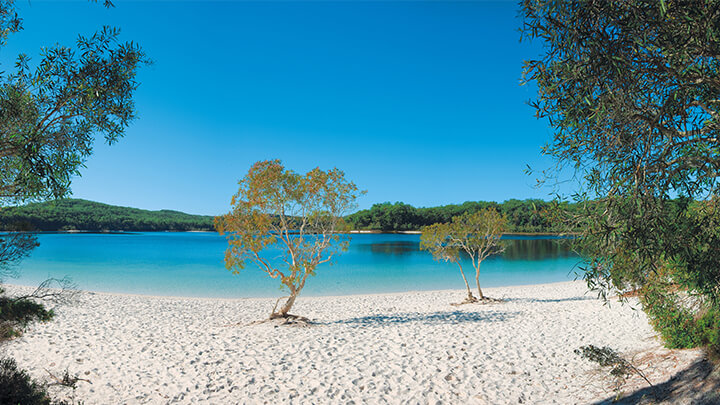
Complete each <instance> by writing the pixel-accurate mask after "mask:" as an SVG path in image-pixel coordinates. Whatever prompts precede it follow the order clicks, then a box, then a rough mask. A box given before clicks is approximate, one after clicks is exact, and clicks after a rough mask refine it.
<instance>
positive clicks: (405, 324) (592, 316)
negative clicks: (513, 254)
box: [4, 282, 699, 404]
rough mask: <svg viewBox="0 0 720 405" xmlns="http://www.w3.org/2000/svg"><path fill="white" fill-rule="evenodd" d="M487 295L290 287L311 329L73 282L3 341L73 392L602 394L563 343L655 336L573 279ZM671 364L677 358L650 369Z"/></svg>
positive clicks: (508, 397) (488, 398)
mask: <svg viewBox="0 0 720 405" xmlns="http://www.w3.org/2000/svg"><path fill="white" fill-rule="evenodd" d="M18 290H21V288H19V287H15V291H18ZM10 291H13V289H12V288H11V289H10ZM485 293H486V295H488V296H491V297H495V298H504V299H505V300H506V301H505V302H503V303H499V304H487V305H478V304H472V305H463V306H460V307H455V306H451V305H450V303H452V302H458V301H460V300H462V298H463V297H464V293H463V291H423V292H408V293H398V294H378V295H357V296H341V297H302V296H301V297H300V298H299V299H298V301H297V303H296V306H295V308H294V310H293V311H292V312H293V313H296V314H299V315H304V316H307V317H309V318H311V319H312V320H313V321H315V322H316V324H314V325H312V326H309V327H291V326H277V325H275V324H271V323H264V324H254V325H248V324H249V323H250V322H252V321H256V320H260V319H263V318H265V317H267V315H268V314H269V312H270V310H271V309H272V306H273V304H274V303H275V300H274V299H237V300H232V299H199V298H170V297H148V296H134V295H120V294H105V293H84V294H83V295H82V296H81V297H80V299H79V302H77V303H76V304H74V305H72V306H64V307H61V308H59V309H58V316H57V317H56V319H55V320H54V321H53V322H51V323H47V324H37V325H33V326H32V327H30V329H29V330H28V331H27V332H26V333H25V334H24V335H23V336H22V337H20V338H18V339H15V340H13V341H12V342H10V343H8V344H6V345H5V347H4V350H5V351H6V352H7V354H9V355H10V356H13V357H15V359H16V360H17V362H18V365H19V366H20V367H22V368H25V369H27V370H29V372H30V373H31V375H33V376H34V377H36V378H39V379H43V380H48V378H49V373H48V372H50V373H53V374H54V375H60V374H62V372H63V371H64V370H66V369H67V370H68V371H69V372H70V373H71V374H75V375H78V376H79V377H81V378H84V379H87V380H89V381H90V382H86V381H79V382H78V383H77V388H76V390H75V392H74V395H75V398H76V399H77V400H82V401H84V403H85V404H145V403H149V404H165V403H173V404H174V403H178V404H188V403H211V404H235V403H267V404H278V403H297V404H305V403H313V404H324V403H328V404H330V403H332V404H337V403H356V404H360V403H371V404H384V403H390V404H395V403H422V404H425V403H431V404H435V403H457V404H465V403H478V404H506V403H507V404H509V403H513V404H517V403H533V404H535V403H538V404H545V403H548V404H551V403H558V404H570V403H573V404H574V403H592V402H594V401H597V400H601V399H604V398H607V397H608V396H611V395H612V391H611V390H610V388H609V385H608V384H607V381H604V380H603V379H602V375H600V374H598V373H597V368H596V366H595V365H593V364H591V363H589V362H588V361H586V360H584V359H582V358H580V357H579V356H577V355H576V354H574V353H573V350H574V349H576V348H578V347H579V346H581V345H588V344H593V345H598V346H611V347H613V348H615V349H616V350H618V351H620V352H622V353H627V354H634V353H641V352H648V351H652V350H658V348H659V346H660V345H659V343H658V340H657V338H656V337H655V333H654V332H653V330H652V329H651V327H650V326H649V325H648V322H647V319H646V317H645V315H644V314H643V313H642V311H640V310H633V309H632V308H631V307H630V306H628V305H620V304H618V303H617V302H613V303H611V304H610V305H604V304H603V302H602V301H599V300H597V299H595V297H594V296H593V295H591V294H586V289H585V286H584V284H583V283H581V282H565V283H555V284H544V285H533V286H518V287H505V288H488V289H487V291H485ZM238 323H239V324H240V325H238ZM692 356H694V354H692V353H690V354H689V355H688V358H690V357H692ZM698 356H699V355H698ZM690 360H691V359H689V360H688V361H690ZM673 367H682V364H677V363H674V364H672V365H665V366H664V370H663V372H662V373H660V374H661V376H660V377H657V378H666V377H667V374H668V371H672V370H670V368H673ZM651 371H652V370H651ZM650 374H652V373H650ZM652 378H655V377H652ZM53 392H54V393H55V394H56V395H59V396H62V395H65V396H67V395H71V394H73V393H72V392H68V390H60V389H55V390H54V391H53Z"/></svg>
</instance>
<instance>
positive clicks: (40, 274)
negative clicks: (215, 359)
mask: <svg viewBox="0 0 720 405" xmlns="http://www.w3.org/2000/svg"><path fill="white" fill-rule="evenodd" d="M39 240H40V247H38V248H37V249H35V251H34V252H33V253H32V256H31V257H30V258H28V259H25V260H24V261H23V262H22V263H21V265H20V266H19V273H20V276H19V278H17V279H9V280H6V281H7V282H9V283H13V284H23V285H37V284H38V283H40V282H41V281H42V280H45V279H47V278H49V277H56V278H61V277H64V276H69V277H71V278H72V280H73V281H74V282H75V283H76V284H78V286H79V288H81V289H83V290H91V291H108V292H120V293H133V294H152V295H174V296H188V297H228V298H234V297H266V296H278V295H280V294H282V291H281V290H280V289H279V287H278V286H279V284H280V283H279V281H278V280H274V279H271V278H269V277H267V276H266V275H265V273H263V272H262V271H260V270H259V269H258V268H256V267H254V266H253V265H251V264H248V266H247V268H246V269H244V270H242V271H241V273H240V274H239V275H232V274H231V273H230V272H229V271H228V270H226V269H225V266H224V263H223V255H224V252H225V247H226V246H227V242H226V241H225V238H224V237H223V236H220V235H218V234H216V233H211V232H207V233H205V232H200V233H194V232H193V233H165V232H157V233H150V232H149V233H136V234H42V235H40V236H39ZM419 242H420V236H419V235H397V234H360V235H353V237H352V241H351V243H350V248H349V249H348V251H347V252H345V253H344V254H342V255H341V256H339V257H338V259H337V260H336V261H335V264H334V265H332V266H328V265H321V266H320V267H318V270H317V275H316V276H315V277H311V278H309V279H308V282H307V285H306V287H305V289H304V290H303V295H345V294H363V293H384V292H399V291H412V290H438V289H462V288H464V284H463V281H462V278H461V276H460V272H459V271H458V267H457V265H455V264H446V263H439V262H436V261H434V260H432V256H431V255H430V254H428V253H427V252H422V251H420V250H419ZM507 243H508V245H507V249H506V251H505V253H504V254H502V255H501V256H496V257H491V258H489V259H487V260H486V261H485V262H483V265H482V268H481V272H480V284H481V286H483V287H496V286H506V285H520V284H537V283H549V282H556V281H566V280H572V279H573V278H574V272H575V271H576V270H577V268H576V267H575V266H576V265H577V264H578V262H579V258H578V257H577V256H575V255H574V254H573V253H571V252H570V251H569V250H568V248H567V246H566V244H565V243H566V242H563V241H562V240H558V239H539V238H537V237H522V238H521V239H514V240H508V241H507ZM464 268H465V270H466V274H468V276H469V277H470V276H471V275H474V270H473V269H472V266H471V264H470V263H469V262H467V263H466V264H465V265H464Z"/></svg>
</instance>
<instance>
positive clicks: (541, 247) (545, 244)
mask: <svg viewBox="0 0 720 405" xmlns="http://www.w3.org/2000/svg"><path fill="white" fill-rule="evenodd" d="M504 242H505V252H503V254H502V258H503V259H505V260H545V259H561V258H567V257H574V256H577V255H576V254H575V253H574V252H573V251H572V250H571V249H570V240H568V239H511V240H506V241H504Z"/></svg>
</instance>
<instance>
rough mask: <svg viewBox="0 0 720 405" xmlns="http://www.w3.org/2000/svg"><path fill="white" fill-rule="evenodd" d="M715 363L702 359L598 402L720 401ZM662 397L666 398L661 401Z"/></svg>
mask: <svg viewBox="0 0 720 405" xmlns="http://www.w3.org/2000/svg"><path fill="white" fill-rule="evenodd" d="M713 369H714V367H713V365H712V363H710V362H709V361H708V360H707V359H701V360H698V361H696V362H695V363H693V364H691V365H690V366H689V367H688V368H686V369H685V370H683V371H680V372H679V373H677V374H675V375H674V376H673V377H672V378H671V379H670V380H668V381H666V382H664V383H662V384H659V385H656V386H654V387H645V388H642V389H639V390H637V391H635V392H632V393H631V394H629V395H626V396H624V397H622V398H620V399H618V400H617V401H615V400H614V399H615V397H614V396H613V397H610V398H606V399H603V400H601V401H598V402H596V403H595V405H609V404H626V405H629V404H648V405H649V404H656V403H667V404H674V403H684V404H685V403H686V404H694V405H717V404H720V375H718V373H719V372H720V370H718V371H715V372H713ZM661 401H662V402H661Z"/></svg>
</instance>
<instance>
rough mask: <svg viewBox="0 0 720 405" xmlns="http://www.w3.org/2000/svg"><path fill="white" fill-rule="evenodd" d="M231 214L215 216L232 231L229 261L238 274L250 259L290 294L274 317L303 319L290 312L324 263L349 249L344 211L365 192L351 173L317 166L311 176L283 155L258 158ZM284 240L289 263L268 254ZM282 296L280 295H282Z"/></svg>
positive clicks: (222, 228) (221, 229)
mask: <svg viewBox="0 0 720 405" xmlns="http://www.w3.org/2000/svg"><path fill="white" fill-rule="evenodd" d="M239 185H240V190H239V191H238V193H237V194H236V195H234V196H233V198H232V201H231V203H230V205H231V211H230V213H228V214H226V215H223V216H219V217H216V218H215V228H216V229H217V230H218V232H219V233H220V234H221V235H224V234H226V235H227V239H228V245H229V246H228V248H227V250H226V252H225V266H226V267H227V268H228V270H231V271H232V272H233V274H238V273H239V272H240V270H241V269H243V268H244V267H245V265H246V263H247V262H248V261H249V262H251V263H254V264H255V265H257V266H258V267H260V269H261V270H263V271H265V272H266V273H267V274H268V275H269V276H270V277H272V278H279V279H280V282H281V283H282V286H283V287H284V288H286V289H287V290H288V292H289V293H290V295H289V297H288V299H287V301H286V302H285V304H284V305H283V306H282V307H281V308H280V310H278V311H276V309H277V304H275V308H273V311H272V313H271V314H270V319H275V318H297V317H296V316H293V315H289V314H288V312H289V311H290V309H291V308H292V306H293V304H294V303H295V299H296V298H297V296H298V295H299V294H300V291H302V289H303V287H305V282H306V280H307V278H308V277H309V276H311V275H314V274H315V270H316V269H317V267H318V265H320V264H322V263H328V262H330V261H331V260H332V259H333V258H334V257H335V255H337V254H339V253H340V252H342V251H344V250H345V249H347V246H348V243H349V240H350V238H349V237H348V236H347V235H346V234H340V233H339V232H342V231H344V230H346V226H345V222H344V221H343V216H344V215H346V214H347V213H348V211H350V210H351V209H353V208H354V207H355V200H356V199H357V197H358V196H359V195H360V194H362V192H360V191H358V188H357V186H355V184H354V183H352V182H349V181H347V180H345V174H344V173H343V172H342V171H340V170H338V169H332V170H329V171H323V170H320V169H318V168H315V169H313V170H311V171H309V172H308V173H306V174H305V175H301V174H298V173H295V172H293V171H291V170H287V169H285V167H284V166H283V165H282V163H281V162H280V161H279V160H267V161H262V162H257V163H255V164H254V165H253V166H252V167H251V168H250V170H249V171H248V173H247V175H246V176H245V177H244V178H243V179H242V180H240V182H239ZM273 245H279V246H280V247H281V248H282V250H283V254H282V256H281V261H282V263H283V264H284V266H282V267H284V268H280V267H277V265H276V263H272V262H271V261H270V260H269V259H268V257H269V256H270V255H271V253H270V252H268V250H267V248H268V247H270V246H273ZM278 301H279V300H278Z"/></svg>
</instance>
